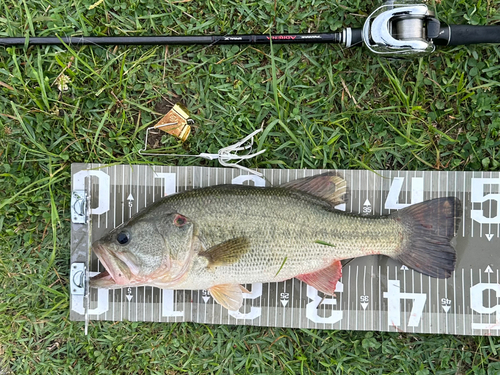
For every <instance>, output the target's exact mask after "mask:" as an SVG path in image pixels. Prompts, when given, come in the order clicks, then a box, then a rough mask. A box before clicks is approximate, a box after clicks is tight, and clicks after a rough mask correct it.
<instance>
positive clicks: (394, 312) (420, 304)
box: [384, 280, 427, 327]
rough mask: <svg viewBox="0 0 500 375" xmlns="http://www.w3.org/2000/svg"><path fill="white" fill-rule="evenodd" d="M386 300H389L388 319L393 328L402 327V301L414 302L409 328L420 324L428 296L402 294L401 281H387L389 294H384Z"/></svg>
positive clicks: (422, 294)
mask: <svg viewBox="0 0 500 375" xmlns="http://www.w3.org/2000/svg"><path fill="white" fill-rule="evenodd" d="M384 298H387V310H388V311H387V312H388V314H387V319H388V324H389V326H391V327H399V326H400V325H401V300H406V299H409V300H413V306H412V308H411V311H410V319H408V326H409V327H417V326H418V325H419V324H420V319H421V318H422V313H423V312H424V306H425V302H426V301H427V295H426V294H424V293H401V289H400V286H399V280H387V292H384Z"/></svg>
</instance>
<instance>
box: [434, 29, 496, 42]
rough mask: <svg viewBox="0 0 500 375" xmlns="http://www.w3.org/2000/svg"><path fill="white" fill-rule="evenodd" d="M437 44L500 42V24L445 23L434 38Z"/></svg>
mask: <svg viewBox="0 0 500 375" xmlns="http://www.w3.org/2000/svg"><path fill="white" fill-rule="evenodd" d="M434 43H435V44H437V45H447V46H461V45H467V44H483V43H500V26H496V25H489V26H474V25H447V26H446V25H445V26H441V28H440V31H439V36H438V37H437V38H435V39H434Z"/></svg>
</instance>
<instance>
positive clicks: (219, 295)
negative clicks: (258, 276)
mask: <svg viewBox="0 0 500 375" xmlns="http://www.w3.org/2000/svg"><path fill="white" fill-rule="evenodd" d="M242 289H245V288H243V287H242V286H241V285H240V284H219V285H215V286H213V287H211V288H209V289H208V290H209V292H210V294H211V295H212V297H214V299H215V300H216V301H217V302H218V303H219V304H220V305H222V307H225V308H226V309H228V310H232V311H234V310H239V309H240V307H241V305H243V290H242ZM245 291H246V292H248V290H246V289H245Z"/></svg>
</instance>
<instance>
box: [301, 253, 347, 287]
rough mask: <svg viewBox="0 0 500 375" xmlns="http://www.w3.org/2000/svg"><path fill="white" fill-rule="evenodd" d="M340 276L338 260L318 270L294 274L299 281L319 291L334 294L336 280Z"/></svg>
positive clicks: (340, 266)
mask: <svg viewBox="0 0 500 375" xmlns="http://www.w3.org/2000/svg"><path fill="white" fill-rule="evenodd" d="M341 277H342V263H340V260H335V261H334V262H333V263H332V264H330V265H329V266H328V267H326V268H323V269H321V270H319V271H316V272H312V273H307V274H303V275H299V276H296V278H297V279H299V280H300V281H303V282H305V283H306V284H307V285H310V286H312V287H314V288H316V289H317V290H319V291H320V292H323V293H325V294H329V295H334V294H335V288H336V287H337V282H338V281H339V280H340V278H341Z"/></svg>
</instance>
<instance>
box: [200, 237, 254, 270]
mask: <svg viewBox="0 0 500 375" xmlns="http://www.w3.org/2000/svg"><path fill="white" fill-rule="evenodd" d="M249 250H250V240H249V239H248V238H247V237H238V238H233V239H230V240H227V241H225V242H222V243H221V244H218V245H215V246H212V247H211V248H209V249H207V250H205V251H202V252H199V253H198V255H199V256H202V257H205V258H207V260H208V267H209V268H213V267H217V266H223V265H226V264H233V263H235V262H237V261H238V260H239V259H240V258H241V256H242V255H243V254H246V253H247V252H248V251H249Z"/></svg>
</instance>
